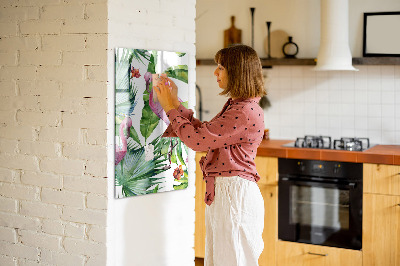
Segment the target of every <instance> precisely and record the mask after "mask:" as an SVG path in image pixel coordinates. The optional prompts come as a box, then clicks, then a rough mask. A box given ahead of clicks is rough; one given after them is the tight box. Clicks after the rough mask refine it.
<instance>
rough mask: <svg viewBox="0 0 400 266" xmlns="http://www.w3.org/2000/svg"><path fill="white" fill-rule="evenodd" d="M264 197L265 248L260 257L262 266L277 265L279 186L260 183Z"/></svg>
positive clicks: (259, 261) (259, 262) (259, 260)
mask: <svg viewBox="0 0 400 266" xmlns="http://www.w3.org/2000/svg"><path fill="white" fill-rule="evenodd" d="M259 188H260V191H261V194H262V196H263V198H264V209H265V214H264V231H263V240H264V250H263V252H262V253H261V255H260V258H259V259H258V264H259V265H260V266H271V265H276V258H275V254H276V243H277V241H278V187H277V186H265V185H259Z"/></svg>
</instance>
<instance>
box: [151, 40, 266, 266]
mask: <svg viewBox="0 0 400 266" xmlns="http://www.w3.org/2000/svg"><path fill="white" fill-rule="evenodd" d="M215 62H216V63H217V64H218V67H217V69H216V70H215V72H214V75H215V76H216V77H217V82H218V85H219V87H220V88H221V89H222V92H221V93H220V94H221V95H226V96H229V97H230V98H229V99H228V101H227V102H226V103H225V105H224V107H223V108H222V110H221V112H220V113H218V114H217V115H216V116H215V117H214V118H213V119H212V120H211V121H210V122H201V121H200V120H198V119H196V118H194V117H193V111H192V110H189V109H186V108H185V107H183V106H182V105H181V104H180V103H179V101H178V98H177V88H176V85H175V84H174V83H173V82H172V81H171V80H170V79H168V78H166V77H165V76H162V77H160V82H158V84H157V85H156V86H155V87H154V89H155V91H156V93H157V97H158V99H159V101H160V104H161V106H162V107H163V109H164V111H165V112H166V114H167V117H168V119H169V120H170V122H171V123H170V125H169V126H168V128H167V130H166V131H165V132H164V135H163V137H179V138H180V139H181V140H182V141H183V142H184V143H185V144H186V145H187V146H188V147H189V148H191V149H193V150H195V151H205V150H207V151H208V152H207V156H206V157H202V158H201V160H200V167H201V169H202V171H203V179H204V180H205V182H206V195H205V203H206V204H207V206H206V214H205V217H206V253H205V265H215V266H221V265H229V266H233V265H238V266H239V265H240V266H246V265H258V258H259V256H260V254H261V252H262V250H263V247H264V243H263V240H262V231H263V228H264V201H263V198H262V196H261V193H260V190H259V188H258V186H257V184H256V182H257V181H258V180H259V179H260V176H259V175H258V173H257V170H256V165H255V163H254V159H255V157H256V153H257V148H258V146H259V145H260V143H261V140H262V139H263V134H264V113H263V110H262V109H261V107H260V106H259V105H258V102H259V100H260V97H262V96H264V95H265V94H266V93H265V89H264V85H263V76H262V68H261V63H260V60H259V57H258V56H257V53H256V52H255V51H254V50H253V49H252V48H250V47H248V46H245V45H235V46H231V47H229V48H224V49H222V50H220V51H218V52H217V54H216V55H215Z"/></svg>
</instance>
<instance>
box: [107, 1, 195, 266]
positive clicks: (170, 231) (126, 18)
mask: <svg viewBox="0 0 400 266" xmlns="http://www.w3.org/2000/svg"><path fill="white" fill-rule="evenodd" d="M195 4H196V1H195V0H189V1H187V0H174V1H171V0H160V1H139V0H132V1H124V0H114V1H109V2H108V10H109V12H108V14H109V16H108V19H109V24H108V33H109V38H108V89H107V90H108V106H109V111H108V128H109V129H110V130H109V134H108V137H107V139H108V151H109V156H108V176H113V175H114V159H113V153H114V146H113V143H114V132H115V131H114V109H113V108H114V52H115V51H114V48H116V47H127V48H139V49H140V48H143V49H156V50H166V51H180V52H187V53H188V54H189V65H188V67H189V106H191V107H192V106H193V105H194V103H195V94H194V91H195V79H196V74H195V67H196V62H195V53H196V50H195V46H194V42H195V21H194V19H195V14H196V13H195V12H196V11H195ZM194 171H195V162H194V153H193V151H190V154H189V187H188V188H187V189H184V190H180V191H172V192H163V193H157V194H151V195H145V196H138V197H129V198H124V199H114V180H113V179H109V184H108V185H109V191H108V198H109V201H108V202H109V205H108V210H109V211H108V242H107V243H108V249H107V250H108V265H146V266H147V265H148V266H152V265H154V266H159V265H166V266H168V265H171V266H179V265H182V266H187V265H194V249H193V246H194V221H195V216H194V206H195V203H194V195H195V187H194V183H195V179H194V178H195V176H194Z"/></svg>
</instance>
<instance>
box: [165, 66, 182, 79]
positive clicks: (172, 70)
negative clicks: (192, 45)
mask: <svg viewBox="0 0 400 266" xmlns="http://www.w3.org/2000/svg"><path fill="white" fill-rule="evenodd" d="M164 72H165V73H166V74H167V76H168V77H170V78H175V79H179V80H180V81H183V82H185V83H188V67H187V65H178V66H172V67H169V68H167V69H166V70H165V71H164Z"/></svg>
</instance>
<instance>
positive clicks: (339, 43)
mask: <svg viewBox="0 0 400 266" xmlns="http://www.w3.org/2000/svg"><path fill="white" fill-rule="evenodd" d="M314 70H316V71H328V70H351V71H358V69H356V68H354V67H353V66H352V56H351V52H350V47H349V1H348V0H321V39H320V47H319V52H318V57H317V65H316V67H315V68H314Z"/></svg>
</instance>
